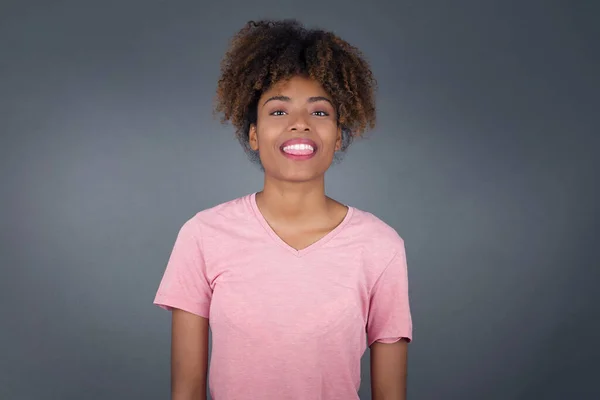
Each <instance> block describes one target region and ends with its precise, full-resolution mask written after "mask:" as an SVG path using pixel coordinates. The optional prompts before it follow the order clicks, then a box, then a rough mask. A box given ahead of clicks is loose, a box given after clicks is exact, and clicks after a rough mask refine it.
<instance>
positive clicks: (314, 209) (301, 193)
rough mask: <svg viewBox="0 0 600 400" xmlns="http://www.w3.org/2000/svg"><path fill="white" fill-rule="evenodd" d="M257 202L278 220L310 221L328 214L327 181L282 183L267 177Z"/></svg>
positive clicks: (258, 194)
mask: <svg viewBox="0 0 600 400" xmlns="http://www.w3.org/2000/svg"><path fill="white" fill-rule="evenodd" d="M257 202H258V203H259V205H260V206H261V208H262V209H264V210H265V211H266V212H267V213H268V214H269V215H270V216H272V217H273V218H276V219H278V220H287V221H290V220H304V221H306V220H309V219H314V218H315V217H316V216H319V217H320V216H322V215H323V214H326V213H327V210H328V206H329V202H328V198H327V196H326V195H325V179H324V178H322V179H320V180H319V181H311V182H281V181H274V180H273V179H269V178H268V177H265V183H264V188H263V190H262V192H259V193H257Z"/></svg>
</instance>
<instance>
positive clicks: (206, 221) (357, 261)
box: [154, 193, 412, 400]
mask: <svg viewBox="0 0 600 400" xmlns="http://www.w3.org/2000/svg"><path fill="white" fill-rule="evenodd" d="M154 303H155V304H157V305H158V306H160V307H162V308H164V309H167V310H172V309H173V308H178V309H181V310H184V311H188V312H190V313H194V314H197V315H199V316H202V317H205V318H208V320H209V325H210V329H211V332H212V349H211V353H212V354H211V359H210V366H209V378H208V384H209V390H210V393H211V396H212V398H213V399H214V400H228V399H238V400H243V399H252V400H256V399H286V400H296V399H298V400H300V399H302V400H307V399H310V400H313V399H315V400H316V399H321V400H333V399H340V400H349V399H358V389H359V386H360V373H361V371H360V360H361V357H362V355H363V354H364V352H365V350H366V347H367V345H368V346H370V345H371V344H372V343H373V342H376V341H379V342H384V343H392V342H395V341H398V340H400V339H402V338H405V339H406V340H409V341H410V340H411V338H412V320H411V314H410V308H409V298H408V278H407V264H406V255H405V249H404V241H403V240H402V239H401V238H400V236H399V235H398V234H397V233H396V231H395V230H394V229H393V228H391V227H390V226H389V225H387V224H385V223H384V222H382V221H381V220H380V219H378V218H377V217H375V216H374V215H373V214H371V213H368V212H365V211H361V210H359V209H357V208H353V207H348V211H347V214H346V216H345V218H344V219H343V221H342V222H341V223H340V224H339V225H338V226H337V227H336V228H335V229H333V230H332V231H331V232H330V233H328V234H327V235H325V236H324V237H323V238H322V239H320V240H318V241H317V242H315V243H313V244H312V245H310V246H308V247H306V248H304V249H301V250H296V249H294V248H293V247H291V246H289V245H288V244H286V242H284V241H283V240H282V239H281V238H280V237H279V236H277V234H276V233H275V231H274V230H273V229H272V228H271V227H270V226H269V224H268V223H267V221H266V220H265V218H264V217H263V215H262V214H261V212H260V210H259V208H258V206H257V204H256V193H252V194H249V195H246V196H244V197H240V198H238V199H235V200H232V201H229V202H226V203H223V204H220V205H218V206H215V207H212V208H209V209H206V210H204V211H200V212H198V213H197V214H196V215H194V216H193V217H192V218H190V219H189V220H187V221H186V222H185V223H184V224H183V226H182V227H181V229H180V231H179V234H178V236H177V239H176V241H175V245H174V247H173V251H172V253H171V256H170V258H169V261H168V263H167V266H166V270H165V273H164V276H163V278H162V281H161V283H160V286H159V288H158V292H157V294H156V298H155V300H154Z"/></svg>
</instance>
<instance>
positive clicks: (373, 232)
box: [349, 207, 404, 252]
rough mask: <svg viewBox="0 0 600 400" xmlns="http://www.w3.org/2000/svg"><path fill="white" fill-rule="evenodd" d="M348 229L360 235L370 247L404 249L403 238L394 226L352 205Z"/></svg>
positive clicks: (395, 250) (393, 250)
mask: <svg viewBox="0 0 600 400" xmlns="http://www.w3.org/2000/svg"><path fill="white" fill-rule="evenodd" d="M351 209H352V218H351V220H350V222H349V225H350V229H352V230H353V231H355V232H356V233H357V234H359V235H360V237H361V238H363V239H362V240H364V241H365V242H367V243H368V244H369V247H370V248H371V249H374V250H376V249H382V250H383V249H387V250H391V251H392V252H397V251H403V250H404V239H403V237H402V236H400V234H399V233H398V231H397V230H396V228H394V227H392V226H391V225H389V224H388V223H387V222H385V221H384V220H382V219H381V218H379V217H378V216H376V215H375V214H373V213H371V212H368V211H365V210H361V209H359V208H356V207H352V208H351Z"/></svg>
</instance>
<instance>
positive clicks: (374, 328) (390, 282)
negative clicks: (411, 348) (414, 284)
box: [367, 245, 412, 346]
mask: <svg viewBox="0 0 600 400" xmlns="http://www.w3.org/2000/svg"><path fill="white" fill-rule="evenodd" d="M400 339H406V340H408V341H411V340H412V318H411V313H410V304H409V299H408V271H407V265H406V252H405V250H404V245H402V246H401V248H400V249H399V250H397V252H396V254H395V255H394V256H393V258H392V259H391V261H390V262H389V263H388V265H387V266H386V268H385V269H384V271H383V272H382V274H381V276H380V277H379V279H378V280H377V282H376V283H375V285H374V287H373V289H372V290H371V296H370V302H369V317H368V321H367V340H368V345H369V346H371V345H372V344H373V343H374V342H382V343H394V342H397V341H399V340H400Z"/></svg>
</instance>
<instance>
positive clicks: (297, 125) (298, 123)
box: [289, 113, 310, 132]
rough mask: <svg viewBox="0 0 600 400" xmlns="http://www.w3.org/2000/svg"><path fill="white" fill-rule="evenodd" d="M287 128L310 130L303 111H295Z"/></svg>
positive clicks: (291, 129)
mask: <svg viewBox="0 0 600 400" xmlns="http://www.w3.org/2000/svg"><path fill="white" fill-rule="evenodd" d="M289 129H290V131H305V132H308V131H310V125H309V124H308V121H307V118H306V116H305V115H304V113H296V115H295V116H294V119H293V120H292V123H291V124H290V128H289Z"/></svg>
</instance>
